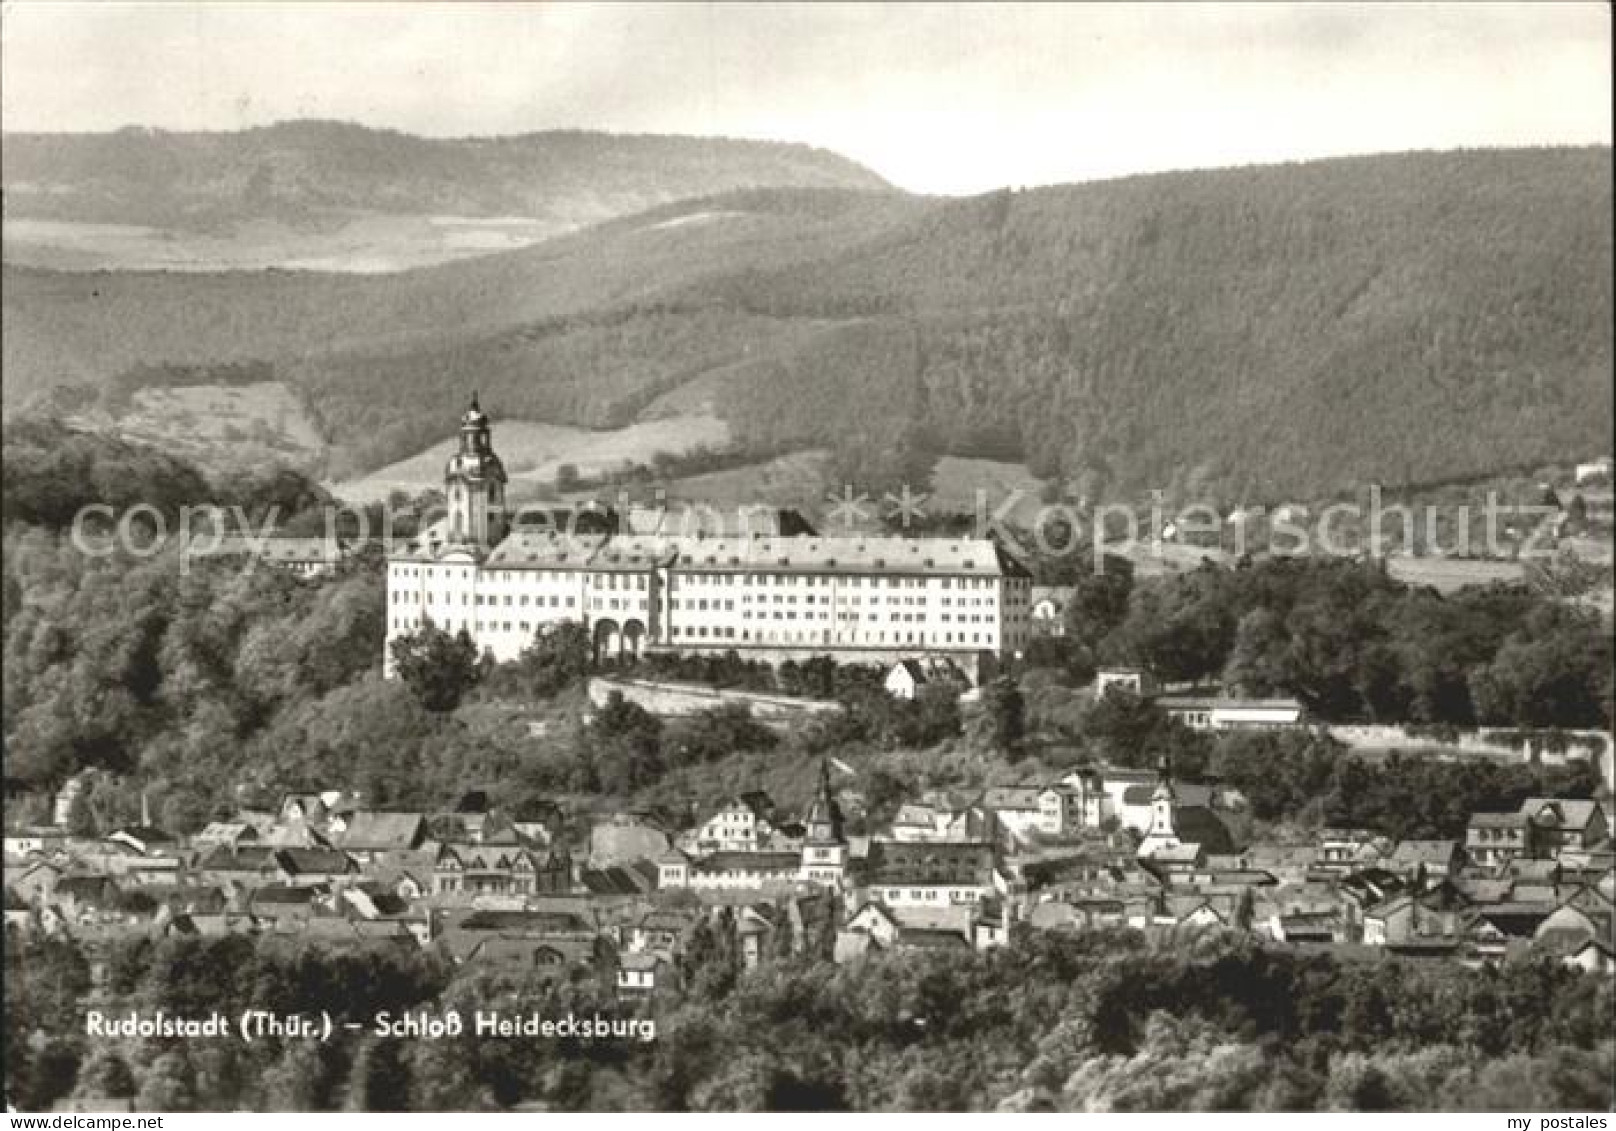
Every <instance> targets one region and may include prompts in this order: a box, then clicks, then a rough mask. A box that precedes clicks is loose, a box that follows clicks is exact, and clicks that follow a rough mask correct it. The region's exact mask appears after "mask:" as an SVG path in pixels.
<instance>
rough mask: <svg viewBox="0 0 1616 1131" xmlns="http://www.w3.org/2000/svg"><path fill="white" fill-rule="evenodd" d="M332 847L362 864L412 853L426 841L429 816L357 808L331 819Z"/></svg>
mask: <svg viewBox="0 0 1616 1131" xmlns="http://www.w3.org/2000/svg"><path fill="white" fill-rule="evenodd" d="M329 828H330V836H331V842H332V844H333V845H334V846H335V847H337V848H340V849H342V851H344V852H346V853H348V854H349V855H350V856H353V857H354V858H355V859H358V860H361V861H368V860H370V859H371V858H372V857H374V856H375V855H376V854H377V853H380V852H409V851H412V850H414V849H417V848H419V847H421V843H422V842H423V841H425V840H426V836H427V823H426V815H425V814H423V813H416V812H390V811H386V810H381V809H355V810H354V811H353V812H351V813H343V814H340V815H339V816H337V817H335V818H333V819H332V821H331V823H330V826H329Z"/></svg>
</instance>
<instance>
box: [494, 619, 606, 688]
mask: <svg viewBox="0 0 1616 1131" xmlns="http://www.w3.org/2000/svg"><path fill="white" fill-rule="evenodd" d="M593 658H594V647H593V645H592V644H591V642H590V639H589V630H588V629H587V628H585V627H584V625H583V624H582V622H580V621H570V620H569V621H562V622H561V623H559V624H553V625H547V626H542V627H540V629H539V631H538V634H537V635H536V636H534V638H533V643H531V644H529V645H528V646H527V647H526V648H524V649H522V653H521V655H519V656H518V657H517V658H516V662H515V663H514V664H508V665H502V666H501V668H500V669H499V675H501V676H503V675H504V674H505V673H506V671H507V670H509V674H510V675H511V676H513V677H514V680H515V683H516V686H517V687H518V688H519V689H520V690H521V691H522V692H523V693H525V694H527V695H532V696H537V697H538V698H541V699H548V698H549V697H551V696H553V695H555V694H556V693H557V692H558V691H561V690H562V689H564V688H566V687H568V686H569V685H571V684H572V683H574V682H575V681H577V680H580V679H582V678H584V677H585V676H586V675H588V674H589V672H590V669H591V668H592V667H593Z"/></svg>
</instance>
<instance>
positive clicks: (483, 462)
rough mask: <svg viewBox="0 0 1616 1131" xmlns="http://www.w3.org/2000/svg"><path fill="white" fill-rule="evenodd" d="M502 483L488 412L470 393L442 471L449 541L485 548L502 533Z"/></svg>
mask: <svg viewBox="0 0 1616 1131" xmlns="http://www.w3.org/2000/svg"><path fill="white" fill-rule="evenodd" d="M505 482H506V480H505V465H504V464H502V463H501V462H500V459H499V457H498V456H497V455H495V454H494V441H493V435H492V431H491V429H490V428H489V424H488V415H487V414H486V413H485V412H483V410H482V406H481V405H480V404H479V403H478V401H477V394H476V393H475V392H473V393H472V394H471V404H470V406H469V407H467V409H466V411H465V412H464V413H462V414H461V417H460V446H459V449H458V450H457V451H456V452H455V453H454V455H452V456H450V457H449V463H448V465H447V466H446V467H445V468H444V472H443V486H444V496H445V497H446V499H447V500H448V512H449V541H450V542H452V543H458V544H461V545H470V546H475V547H477V548H478V549H482V550H487V549H490V548H491V547H492V546H493V545H494V544H495V543H496V542H498V541H499V540H500V539H501V538H503V537H504V536H505Z"/></svg>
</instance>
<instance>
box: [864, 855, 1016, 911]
mask: <svg viewBox="0 0 1616 1131" xmlns="http://www.w3.org/2000/svg"><path fill="white" fill-rule="evenodd" d="M856 882H857V884H858V886H859V887H860V888H861V889H862V891H863V894H864V897H865V898H866V899H872V900H880V901H882V902H883V903H885V904H886V905H887V906H888V907H890V908H892V909H893V910H894V911H901V909H902V908H904V907H908V906H933V907H941V906H947V905H949V904H956V903H975V902H978V901H980V900H983V899H987V898H989V897H990V896H993V895H995V894H999V895H1004V894H1007V893H1008V892H1009V890H1010V881H1009V879H1008V877H1007V876H1006V875H1005V873H1004V872H1003V871H1002V870H1001V869H1000V866H999V861H998V855H997V852H996V850H995V848H994V846H993V845H992V844H990V843H975V844H972V843H928V844H906V843H902V842H899V841H888V840H878V841H872V842H871V843H870V848H869V852H868V854H867V855H866V856H865V858H864V860H863V862H862V865H861V867H860V868H859V869H858V874H857V881H856Z"/></svg>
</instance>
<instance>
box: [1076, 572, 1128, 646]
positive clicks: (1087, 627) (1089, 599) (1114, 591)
mask: <svg viewBox="0 0 1616 1131" xmlns="http://www.w3.org/2000/svg"><path fill="white" fill-rule="evenodd" d="M1132 592H1133V563H1132V562H1130V561H1128V560H1127V559H1126V558H1120V557H1117V556H1116V555H1114V554H1104V555H1102V557H1101V559H1100V566H1099V568H1098V569H1093V570H1080V571H1078V574H1077V577H1075V578H1074V579H1073V585H1072V598H1071V600H1070V601H1069V602H1068V603H1067V606H1066V636H1067V638H1068V639H1070V640H1074V641H1076V642H1077V643H1079V644H1081V645H1082V646H1083V647H1085V648H1087V649H1089V650H1090V651H1092V650H1093V649H1094V648H1095V647H1097V646H1098V645H1099V643H1100V641H1102V640H1104V639H1105V638H1106V636H1107V635H1109V634H1110V632H1111V631H1112V629H1114V628H1116V627H1117V625H1119V624H1121V623H1122V620H1123V618H1124V617H1126V616H1127V615H1128V595H1129V594H1130V593H1132Z"/></svg>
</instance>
